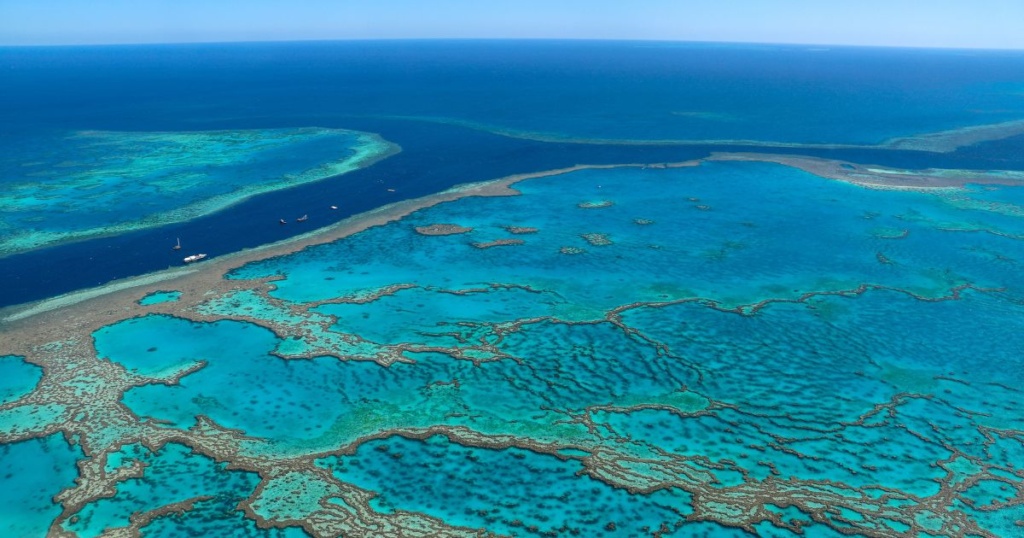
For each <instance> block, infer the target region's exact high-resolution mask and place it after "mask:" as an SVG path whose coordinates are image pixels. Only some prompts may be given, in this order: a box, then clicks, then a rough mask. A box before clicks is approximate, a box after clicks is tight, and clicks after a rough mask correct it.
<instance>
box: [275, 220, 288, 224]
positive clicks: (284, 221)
mask: <svg viewBox="0 0 1024 538" xmlns="http://www.w3.org/2000/svg"><path fill="white" fill-rule="evenodd" d="M277 222H280V223H281V224H288V221H286V220H284V219H278V220H277Z"/></svg>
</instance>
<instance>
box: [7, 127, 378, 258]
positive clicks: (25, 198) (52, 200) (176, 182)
mask: <svg viewBox="0 0 1024 538" xmlns="http://www.w3.org/2000/svg"><path fill="white" fill-rule="evenodd" d="M396 151H398V148H397V146H395V145H394V144H391V143H389V142H387V141H385V140H383V139H381V138H380V137H378V136H376V135H373V134H369V133H361V132H356V131H349V130H344V129H322V128H295V129H253V130H235V131H195V132H156V133H154V132H110V131H84V132H78V133H74V134H71V135H62V136H41V135H40V136H37V137H35V138H30V139H29V140H28V141H26V142H24V143H23V144H22V146H21V147H19V151H18V152H12V153H11V154H9V155H6V156H5V157H4V158H3V159H2V160H0V173H2V174H3V177H4V180H5V185H4V189H3V191H2V193H0V256H8V255H11V254H15V253H19V252H23V251H26V250H31V249H35V248H40V247H44V246H48V245H53V244H56V243H59V242H65V241H70V240H78V239H85V238H90V237H97V236H102V235H109V234H115V233H124V232H128V231H131V230H138V229H142V228H151V227H155V226H161V225H166V224H169V223H173V222H183V221H186V220H189V219H193V218H196V217H198V216H201V215H206V214H209V213H212V212H215V211H218V210H221V209H224V208H225V207H228V206H230V205H232V204H235V203H238V202H240V201H242V200H245V199H246V198H249V197H251V196H254V195H256V194H260V193H265V192H270V191H274V190H277V189H282V188H287V187H293V186H295V185H299V184H303V183H309V182H314V181H319V180H322V179H325V178H328V177H331V176H336V175H339V174H344V173H346V172H350V171H352V170H355V169H358V168H360V167H365V166H368V165H370V164H372V163H373V162H375V161H377V160H379V159H381V158H383V157H386V156H388V155H390V154H392V153H394V152H396Z"/></svg>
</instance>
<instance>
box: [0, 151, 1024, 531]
mask: <svg viewBox="0 0 1024 538" xmlns="http://www.w3.org/2000/svg"><path fill="white" fill-rule="evenodd" d="M858 170H859V169H858ZM858 173H859V172H858ZM516 188H517V189H519V190H520V192H521V195H519V196H507V197H474V198H464V199H461V200H457V201H454V202H450V203H445V204H440V205H434V206H432V207H427V208H424V209H422V210H420V211H417V212H415V213H413V214H411V215H409V216H407V217H406V218H404V219H401V220H397V221H394V222H392V223H390V224H387V225H383V226H377V227H373V228H370V229H368V230H365V231H363V232H361V233H358V234H356V235H353V236H351V237H348V238H345V239H342V240H338V241H334V242H330V243H326V244H322V245H317V246H312V247H308V248H306V249H305V250H302V251H299V252H297V253H294V254H291V255H288V256H282V257H273V258H268V259H265V260H263V261H257V262H254V263H249V264H246V265H243V266H241V267H238V268H236V269H234V270H232V271H230V272H229V273H228V274H226V275H224V277H223V278H219V277H218V280H217V281H216V282H215V283H214V284H212V285H210V286H206V287H195V288H189V287H188V286H184V285H182V286H179V287H180V288H181V289H180V290H179V291H180V292H181V293H180V295H176V296H175V298H176V300H144V301H143V302H142V304H140V303H138V301H139V300H140V299H142V298H144V297H146V296H147V293H152V292H156V291H159V292H160V293H161V294H167V293H168V292H169V291H168V290H169V289H170V288H171V287H173V286H174V281H170V282H162V283H160V284H159V285H155V286H151V287H150V288H151V289H141V290H136V291H134V292H132V293H134V294H135V295H134V296H133V303H132V304H131V305H121V304H114V303H113V302H110V301H112V300H110V301H108V303H105V306H103V307H102V308H100V307H95V306H92V307H90V308H91V309H92V310H90V311H89V312H86V311H85V310H84V309H83V310H79V311H76V312H78V314H77V316H78V317H70V318H68V319H67V321H66V324H65V326H64V327H63V328H62V329H60V331H59V332H52V333H51V334H49V335H48V337H49V338H50V339H51V340H50V341H48V343H46V344H42V345H37V344H31V343H26V344H24V345H20V346H18V347H19V349H18V350H17V355H16V356H15V355H12V356H8V357H4V358H3V361H0V367H3V368H5V369H7V368H9V369H10V370H11V372H12V375H9V376H4V377H7V378H10V379H22V380H24V381H25V382H23V383H21V384H18V383H17V382H14V381H11V382H9V383H10V386H6V385H5V386H0V397H3V398H4V399H3V400H2V401H3V404H2V405H0V425H2V435H0V441H2V442H3V443H8V445H5V449H6V450H20V451H24V452H26V453H28V452H33V451H35V452H38V451H42V450H44V449H45V450H50V451H52V452H54V455H53V457H55V458H63V459H65V460H67V461H75V460H77V461H78V466H77V476H76V477H69V476H66V475H64V476H55V477H52V479H51V481H50V482H49V484H50V485H51V486H50V491H46V488H43V491H42V492H41V493H40V494H39V495H38V496H36V497H30V498H27V499H26V500H23V502H24V503H35V504H34V506H33V509H36V510H40V511H42V512H46V511H47V510H49V512H48V514H49V515H48V516H47V517H48V519H45V518H44V519H45V520H46V521H47V522H52V523H47V524H49V525H50V527H49V530H50V532H51V533H53V534H55V535H78V536H97V535H100V534H103V533H106V535H109V536H131V535H137V534H138V533H140V532H141V533H142V534H143V535H146V536H165V535H166V536H172V535H178V534H180V533H182V532H184V529H190V530H192V531H196V530H199V531H200V532H203V533H205V534H207V535H237V536H293V535H294V536H298V535H302V534H307V533H308V534H309V535H313V536H339V535H344V536H474V535H480V534H482V533H493V534H497V535H518V536H639V535H651V536H668V535H677V536H701V535H709V536H710V535H714V536H727V535H745V534H746V533H750V532H753V533H758V534H762V535H786V534H790V533H794V534H807V535H810V536H839V535H861V536H892V535H897V534H902V535H921V534H926V535H976V536H1005V535H1010V534H1014V533H1017V532H1020V529H1021V525H1024V506H1022V502H1021V501H1022V499H1024V470H1022V469H1020V468H1018V467H1017V465H1018V464H1019V462H1021V461H1024V416H1022V411H1021V409H1022V406H1021V400H1022V397H1024V394H1022V392H1021V389H1020V388H1019V387H1021V386H1022V381H1024V380H1022V379H1021V377H1022V376H1024V368H1021V364H1020V360H1021V357H1020V349H1021V348H1020V340H1019V337H1018V336H1017V335H1019V334H1021V331H1022V330H1024V316H1022V315H1021V314H1022V311H1024V293H1022V290H1021V288H1020V278H1019V275H1020V269H1019V263H1020V260H1022V259H1024V245H1022V243H1021V241H1020V239H1021V237H1024V223H1022V222H1021V215H1022V213H1021V211H1020V210H1021V208H1022V206H1021V205H1020V204H1022V203H1024V193H1022V192H1021V191H1022V190H1024V189H1020V188H1019V187H1013V186H993V185H988V186H985V187H978V186H967V187H961V188H957V189H951V188H943V189H931V190H928V189H925V188H921V189H918V190H911V191H894V190H874V189H866V188H863V187H861V186H857V185H851V184H849V183H844V182H839V181H831V180H829V179H825V178H823V177H820V176H818V175H813V174H811V173H808V172H806V171H803V170H799V169H796V168H793V167H790V166H784V165H782V164H774V163H765V162H750V161H748V160H744V161H742V162H728V161H727V162H722V161H712V162H703V163H700V164H699V165H697V166H690V167H679V168H672V167H620V168H601V169H584V170H575V171H571V172H565V173H560V174H555V175H552V176H550V177H544V178H535V179H530V180H527V181H522V182H520V183H518V184H516ZM780 207H785V208H786V210H785V211H780V210H779V208H780ZM513 235H514V236H515V237H512V236H513ZM481 245H501V246H502V248H475V247H479V246H481ZM103 309H105V310H103ZM101 310H103V311H101ZM107 320H113V321H116V322H108V321H107ZM117 320H120V321H117ZM36 327H37V329H35V330H41V329H38V326H36ZM76 327H77V328H78V329H76ZM83 327H84V328H87V329H86V330H82V329H81V328H83ZM26 330H27V329H26ZM54 331H56V329H55V330H54ZM16 332H17V331H16V330H13V329H12V331H11V333H12V335H14V336H17V335H16V334H15V333H16ZM19 338H20V337H19ZM34 338H36V339H38V338H41V337H40V336H39V335H38V334H35V336H34ZM12 341H16V342H21V341H22V340H18V339H17V338H14V339H13V340H12ZM24 341H25V342H30V339H28V338H27V337H26V338H25V339H24ZM37 366H38V367H41V368H42V373H40V369H39V368H38V367H37ZM61 435H63V438H64V439H66V440H67V441H68V442H69V443H70V444H68V443H64V442H61V437H60V436H61ZM32 443H36V444H32ZM44 445H45V446H44ZM47 447H49V448H47ZM3 461H4V462H5V463H4V464H5V465H15V464H10V463H7V462H8V461H9V460H8V459H7V458H4V460H3ZM15 467H16V465H15ZM10 472H12V473H16V474H18V476H21V475H22V474H26V473H31V472H32V471H31V470H30V469H17V468H15V469H13V470H10ZM72 481H73V482H72ZM48 495H56V497H55V500H56V502H57V503H58V506H56V507H53V506H52V503H50V499H49V498H48V497H47V496H48Z"/></svg>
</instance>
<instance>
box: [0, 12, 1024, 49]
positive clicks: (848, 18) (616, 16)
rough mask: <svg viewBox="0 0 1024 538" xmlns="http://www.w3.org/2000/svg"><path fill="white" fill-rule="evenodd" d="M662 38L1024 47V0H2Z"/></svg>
mask: <svg viewBox="0 0 1024 538" xmlns="http://www.w3.org/2000/svg"><path fill="white" fill-rule="evenodd" d="M379 38H385V39H394V38H571V39H658V40H675V41H731V42H757V43H813V44H837V45H882V46H911V47H957V48H960V47H963V48H1014V49H1024V0H290V1H289V0H0V44H2V45H24V44H45V45H53V44H106V43H168V42H197V41H200V42H202V41H270V40H307V39H379Z"/></svg>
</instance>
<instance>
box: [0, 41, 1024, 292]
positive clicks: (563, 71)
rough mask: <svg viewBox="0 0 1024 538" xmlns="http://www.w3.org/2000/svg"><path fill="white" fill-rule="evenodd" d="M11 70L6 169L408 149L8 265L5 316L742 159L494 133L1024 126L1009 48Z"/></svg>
mask: <svg viewBox="0 0 1024 538" xmlns="http://www.w3.org/2000/svg"><path fill="white" fill-rule="evenodd" d="M0 67H2V68H3V70H4V73H5V74H4V85H3V89H2V90H0V115H2V116H3V117H4V122H3V125H0V150H5V151H6V154H7V155H12V152H11V150H10V148H12V147H16V146H17V144H18V143H19V142H20V141H22V140H23V139H24V138H25V136H26V135H28V134H32V133H39V132H43V133H53V132H67V131H75V130H126V131H161V130H162V131H187V130H207V129H251V128H274V127H301V126H321V127H342V128H350V129H357V130H363V131H369V132H375V133H380V134H381V135H382V136H383V137H384V138H386V139H388V140H390V141H392V142H395V143H397V144H399V145H401V146H402V148H403V152H402V153H401V154H399V155H397V156H395V157H392V158H390V159H388V160H386V161H384V162H381V163H378V164H377V165H375V166H372V167H370V168H368V169H365V170H362V171H358V172H354V173H351V174H347V175H345V176H342V177H339V178H335V179H333V180H330V181H324V182H320V183H317V184H313V185H305V186H302V187H298V188H294V189H290V190H287V191H280V192H276V193H273V194H269V195H263V196H259V197H256V198H254V199H250V200H248V201H246V202H244V203H241V204H237V205H235V206H233V207H231V208H229V209H227V210H224V211H221V212H219V213H216V214H213V215H210V216H207V217H204V218H199V219H196V220H193V221H191V222H187V223H183V224H175V225H170V226H165V227H162V228H159V229H153V230H148V231H142V232H133V233H128V234H124V235H119V236H115V237H107V238H101V239H94V240H89V241H84V242H79V243H72V244H66V245H62V246H56V247H50V248H46V249H42V250H38V251H33V252H29V253H26V254H21V255H16V256H9V257H6V258H2V259H0V279H2V280H3V281H4V282H5V285H4V286H3V288H2V289H0V305H10V304H17V303H22V302H26V301H31V300H37V299H41V298H45V297H48V296H52V295H56V294H59V293H64V292H67V291H71V290H74V289H79V288H83V287H89V286H95V285H98V284H102V283H105V282H107V281H109V280H112V279H114V278H120V277H125V276H130V275H137V274H142V273H145V272H148V271H152V270H156V269H162V268H165V267H167V266H170V265H177V264H180V257H179V256H178V255H177V254H178V253H176V252H174V251H171V250H169V249H168V248H167V245H169V244H171V243H173V241H174V238H175V237H182V236H184V237H189V238H194V239H199V244H198V245H197V248H200V249H201V251H203V252H206V253H208V254H211V255H214V256H215V255H217V254H223V253H227V252H232V251H236V250H238V249H241V248H245V247H251V246H256V245H259V244H263V243H266V242H269V241H273V240H277V239H281V238H284V237H287V236H289V235H292V234H295V233H300V232H304V231H306V230H307V229H308V227H309V226H314V225H322V224H326V223H327V222H330V221H335V220H339V219H341V218H343V217H345V216H348V215H351V214H354V213H358V212H362V211H365V210H367V209H370V208H374V207H378V206H380V205H382V204H385V203H388V202H391V201H394V200H396V199H401V198H407V197H415V196H420V195H424V194H429V193H432V192H436V191H438V190H442V189H444V188H446V187H449V186H451V185H455V184H459V183H464V182H467V181H479V180H483V179H490V178H495V177H500V176H503V175H506V174H510V173H519V172H527V171H537V170H544V169H550V168H556V167H561V166H567V165H572V164H576V163H581V162H586V163H615V162H641V161H647V162H652V161H666V160H682V159H686V158H691V157H696V156H702V155H705V154H707V153H708V152H709V151H720V150H728V149H729V146H727V145H722V144H714V145H707V146H700V145H698V146H688V147H664V146H661V147H658V146H621V145H581V144H564V143H563V144H557V143H541V142H535V141H531V140H524V139H517V138H509V137H506V136H498V135H495V134H492V133H490V132H487V130H492V131H495V132H511V133H517V136H518V135H524V136H533V135H538V136H541V137H542V138H546V139H551V138H554V139H566V140H585V139H644V140H660V139H688V140H702V139H715V140H721V139H756V140H761V141H785V142H800V143H862V144H873V143H879V142H882V141H884V140H885V139H887V138H890V137H893V136H906V135H912V134H917V133H924V132H933V131H938V130H943V129H949V128H955V127H962V126H966V125H978V124H987V123H993V122H999V121H1005V120H1011V119H1019V118H1020V117H1022V116H1024V100H1022V99H1020V92H1022V91H1024V82H1022V81H1024V55H1022V54H1019V53H1012V52H997V51H972V52H966V51H945V50H939V51H928V50H909V49H858V48H833V49H830V50H824V51H823V50H815V49H809V48H807V47H798V46H748V45H744V46H739V45H714V44H673V43H634V42H575V41H574V42H557V41H551V42H545V41H540V42H522V41H379V42H324V43H275V44H220V45H168V46H111V47H46V48H32V47H26V48H2V49H0ZM409 118H416V119H409ZM797 119H798V120H799V121H794V120H797ZM428 120H429V121H428ZM438 121H442V122H447V123H438ZM451 122H455V123H457V124H458V125H456V124H455V123H451ZM470 126H475V127H473V128H471V127H470ZM480 129H484V130H480ZM1000 144H1002V145H1003V146H1000ZM1006 144H1009V145H1010V149H1013V148H1015V147H1017V146H1016V145H1014V144H1019V141H1011V142H997V143H992V148H991V149H992V150H993V151H988V150H987V149H986V148H982V147H972V148H966V149H964V150H962V151H961V152H958V153H955V154H950V155H941V156H937V155H935V154H924V155H922V154H919V153H915V152H891V151H886V152H879V151H876V150H827V149H819V150H807V149H786V150H772V151H786V152H794V153H802V154H810V155H822V156H828V157H833V158H846V159H850V160H855V161H858V162H870V163H875V164H885V165H889V166H894V167H909V168H913V167H923V166H935V167H939V166H946V167H951V168H982V169H987V168H1006V167H1014V166H1018V167H1020V166H1022V165H1024V157H1022V154H1021V152H1016V151H1004V150H1003V149H1004V147H1005V145H1006ZM14 155H16V152H14ZM15 158H16V157H15ZM5 180H9V178H0V186H2V182H3V181H5ZM382 183H386V184H387V185H388V186H389V187H391V188H393V189H394V191H395V192H388V191H387V190H385V189H381V188H380V186H381V184H382ZM326 198H331V199H338V200H342V202H341V203H340V204H339V205H340V210H339V211H336V212H330V213H323V212H320V213H315V212H314V211H313V209H312V208H317V207H319V206H320V205H322V204H319V202H320V200H323V199H326ZM305 213H313V214H311V216H310V222H309V223H308V225H309V226H305V227H301V228H300V227H297V226H286V227H281V226H278V225H277V224H276V221H277V219H278V218H280V216H282V215H301V214H305ZM41 217H42V218H45V215H43V216H41ZM193 244H195V243H193ZM71 267H73V268H74V270H73V271H69V270H68V269H69V268H71Z"/></svg>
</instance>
